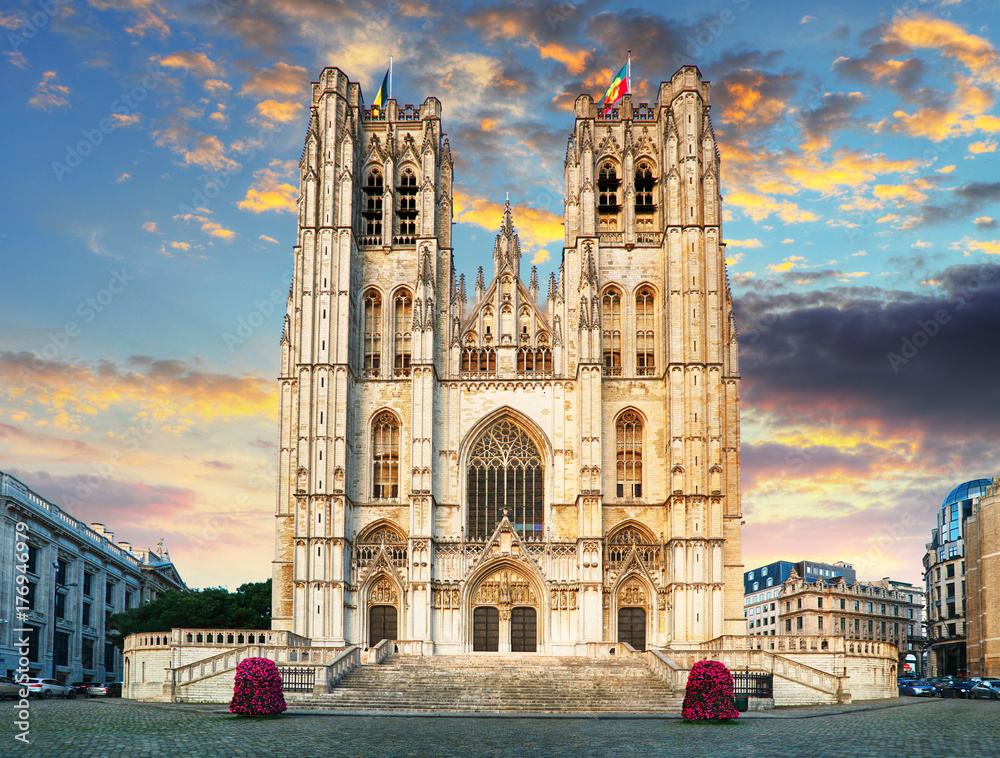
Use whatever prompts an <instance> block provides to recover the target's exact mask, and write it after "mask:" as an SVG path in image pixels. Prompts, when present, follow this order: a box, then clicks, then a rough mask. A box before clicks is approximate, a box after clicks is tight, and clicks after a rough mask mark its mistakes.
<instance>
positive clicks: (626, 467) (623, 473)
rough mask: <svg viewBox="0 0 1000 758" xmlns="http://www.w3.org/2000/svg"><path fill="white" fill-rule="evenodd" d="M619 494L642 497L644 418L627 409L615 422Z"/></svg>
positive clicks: (619, 495) (620, 495)
mask: <svg viewBox="0 0 1000 758" xmlns="http://www.w3.org/2000/svg"><path fill="white" fill-rule="evenodd" d="M615 436H616V445H615V447H616V451H617V457H618V461H617V467H616V470H617V492H616V494H617V496H618V497H627V498H634V497H642V419H641V418H640V417H639V414H638V413H636V412H635V411H625V412H624V413H623V414H622V415H620V416H619V417H618V423H617V424H615Z"/></svg>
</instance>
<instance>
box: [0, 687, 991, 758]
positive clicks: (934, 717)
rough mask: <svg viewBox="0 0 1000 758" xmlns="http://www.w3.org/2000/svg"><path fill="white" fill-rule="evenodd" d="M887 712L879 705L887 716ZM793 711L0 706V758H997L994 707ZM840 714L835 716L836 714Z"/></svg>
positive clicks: (921, 704) (930, 704)
mask: <svg viewBox="0 0 1000 758" xmlns="http://www.w3.org/2000/svg"><path fill="white" fill-rule="evenodd" d="M884 705H886V704H883V706H884ZM893 705H895V707H879V706H878V705H877V704H876V707H874V708H872V707H867V706H865V705H864V704H861V705H860V707H858V706H855V707H852V708H848V709H835V708H829V707H827V708H820V709H810V708H796V709H788V710H779V711H775V712H773V713H771V714H767V715H768V716H770V717H765V718H761V717H760V716H759V715H757V714H753V716H755V717H752V718H742V719H740V720H738V721H735V722H730V723H728V724H721V725H711V724H692V723H688V722H685V721H681V720H678V719H662V718H661V719H646V718H619V719H614V718H601V719H579V718H483V717H466V718H457V717H436V718H428V717H412V718H411V717H400V716H373V715H364V716H330V715H323V714H311V713H301V714H289V715H285V716H282V717H279V718H275V719H242V718H238V717H235V716H230V715H229V714H227V713H224V712H218V711H214V710H210V709H214V708H217V706H204V708H205V710H198V709H197V707H196V706H186V707H173V706H153V705H144V704H137V703H130V702H128V701H121V700H109V701H105V700H70V701H62V700H50V701H43V702H36V701H32V702H31V709H30V712H31V715H30V723H31V742H32V744H31V745H30V746H28V747H25V746H24V745H22V743H21V742H18V741H16V740H14V739H13V735H14V734H15V733H16V728H15V727H14V724H13V722H14V720H15V719H16V718H17V710H18V709H17V707H16V705H15V704H14V703H11V702H6V703H3V704H0V720H3V721H5V722H6V723H5V724H4V726H3V732H2V735H3V736H2V741H0V756H19V757H21V758H32V757H34V756H40V757H44V758H62V757H63V756H73V757H74V758H119V757H120V758H194V757H195V756H197V757H199V758H200V757H201V756H221V757H224V758H243V757H244V756H253V757H257V756H260V757H261V758H264V757H266V756H294V757H295V758H312V757H315V758H341V756H343V757H344V758H396V757H398V758H413V757H415V758H451V757H452V756H454V757H455V758H479V757H480V756H482V757H484V758H486V757H489V758H494V757H496V758H529V757H534V756H538V758H585V757H588V756H594V757H595V758H632V757H633V756H635V757H636V758H638V756H642V757H643V758H649V757H651V756H696V757H697V758H715V756H739V757H740V758H785V757H787V758H807V757H809V758H848V757H850V758H854V757H855V756H877V757H878V758H910V757H911V756H912V757H913V758H949V756H956V757H957V756H962V757H963V758H964V757H966V756H975V757H976V758H994V757H995V756H1000V703H993V702H985V701H984V702H975V701H965V700H926V701H914V700H912V699H908V698H904V699H903V700H900V701H896V702H895V703H893ZM837 710H839V711H840V712H834V711H837Z"/></svg>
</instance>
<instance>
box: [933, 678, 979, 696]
mask: <svg viewBox="0 0 1000 758" xmlns="http://www.w3.org/2000/svg"><path fill="white" fill-rule="evenodd" d="M978 682H979V679H978V678H977V679H952V680H951V683H950V684H946V685H945V686H944V688H943V689H942V690H941V697H962V698H968V697H969V692H970V691H971V690H972V688H973V687H975V686H976V684H977V683H978Z"/></svg>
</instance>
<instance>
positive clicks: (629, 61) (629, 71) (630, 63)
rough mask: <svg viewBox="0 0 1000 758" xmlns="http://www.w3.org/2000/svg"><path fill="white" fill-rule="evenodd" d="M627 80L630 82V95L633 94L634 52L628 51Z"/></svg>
mask: <svg viewBox="0 0 1000 758" xmlns="http://www.w3.org/2000/svg"><path fill="white" fill-rule="evenodd" d="M625 78H626V79H627V80H628V82H627V86H628V93H629V94H630V95H631V94H632V51H631V50H629V51H628V69H627V71H626V73H625Z"/></svg>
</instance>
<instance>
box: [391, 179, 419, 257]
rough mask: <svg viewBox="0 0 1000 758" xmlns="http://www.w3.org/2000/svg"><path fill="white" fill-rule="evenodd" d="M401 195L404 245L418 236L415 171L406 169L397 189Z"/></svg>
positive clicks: (400, 223)
mask: <svg viewBox="0 0 1000 758" xmlns="http://www.w3.org/2000/svg"><path fill="white" fill-rule="evenodd" d="M396 193H397V194H398V195H399V214H398V215H399V235H400V237H402V238H403V239H401V240H400V242H402V243H403V244H411V243H412V242H414V239H413V238H414V237H415V236H416V234H417V217H418V216H419V214H420V212H419V211H418V210H417V176H416V174H414V173H413V169H411V168H404V169H403V173H402V174H400V177H399V186H398V187H397V188H396Z"/></svg>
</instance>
